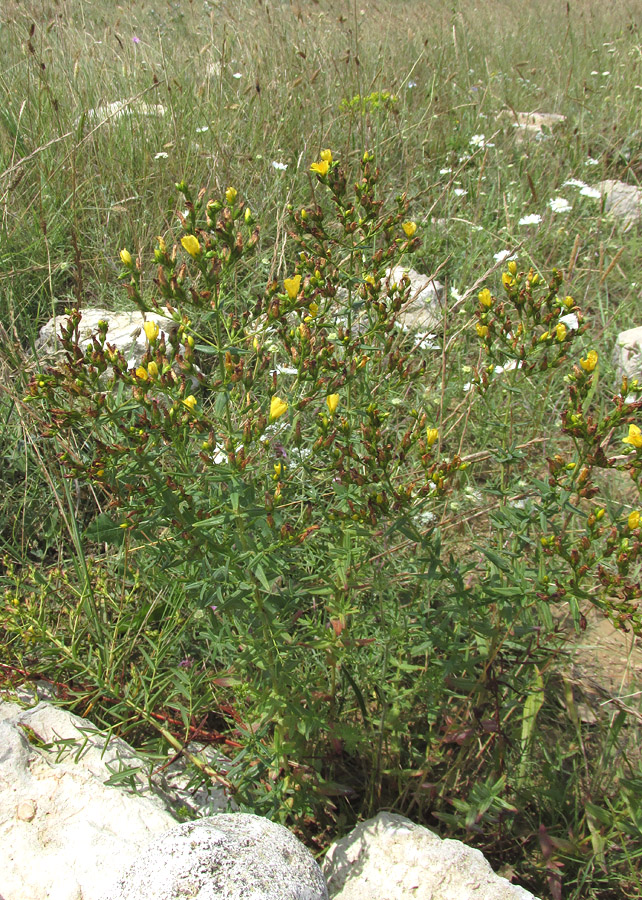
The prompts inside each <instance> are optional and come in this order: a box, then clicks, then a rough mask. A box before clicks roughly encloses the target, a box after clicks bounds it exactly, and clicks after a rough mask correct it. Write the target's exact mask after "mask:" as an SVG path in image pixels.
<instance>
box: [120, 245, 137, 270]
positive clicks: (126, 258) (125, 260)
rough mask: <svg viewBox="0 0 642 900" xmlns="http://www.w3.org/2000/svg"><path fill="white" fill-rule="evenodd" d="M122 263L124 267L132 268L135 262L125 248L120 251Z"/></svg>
mask: <svg viewBox="0 0 642 900" xmlns="http://www.w3.org/2000/svg"><path fill="white" fill-rule="evenodd" d="M120 261H121V262H122V264H123V265H124V266H132V265H133V264H134V260H133V259H132V255H131V253H130V252H129V250H126V249H125V248H124V247H123V249H122V250H121V251H120Z"/></svg>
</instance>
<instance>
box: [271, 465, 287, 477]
mask: <svg viewBox="0 0 642 900" xmlns="http://www.w3.org/2000/svg"><path fill="white" fill-rule="evenodd" d="M284 470H285V466H284V465H283V463H280V462H278V463H274V477H275V478H278V477H279V476H280V475H281V474H282V473H283V471H284Z"/></svg>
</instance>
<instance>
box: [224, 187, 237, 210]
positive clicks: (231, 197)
mask: <svg viewBox="0 0 642 900" xmlns="http://www.w3.org/2000/svg"><path fill="white" fill-rule="evenodd" d="M236 197H237V191H236V188H233V187H229V188H228V189H227V190H226V191H225V202H226V203H227V204H228V206H232V205H233V204H234V201H235V200H236Z"/></svg>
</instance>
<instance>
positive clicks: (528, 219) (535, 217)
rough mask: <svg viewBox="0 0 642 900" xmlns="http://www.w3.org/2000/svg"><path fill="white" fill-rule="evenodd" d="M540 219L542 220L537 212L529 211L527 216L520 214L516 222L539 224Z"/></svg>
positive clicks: (520, 223)
mask: <svg viewBox="0 0 642 900" xmlns="http://www.w3.org/2000/svg"><path fill="white" fill-rule="evenodd" d="M541 221H542V217H541V216H540V215H539V213H531V214H530V215H528V216H522V218H521V219H520V220H519V222H518V224H519V225H539V224H540V222H541Z"/></svg>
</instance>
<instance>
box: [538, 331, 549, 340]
mask: <svg viewBox="0 0 642 900" xmlns="http://www.w3.org/2000/svg"><path fill="white" fill-rule="evenodd" d="M549 337H550V334H549V332H548V331H545V332H544V334H541V335H540V337H539V339H540V341H547V340H548V339H549Z"/></svg>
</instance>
